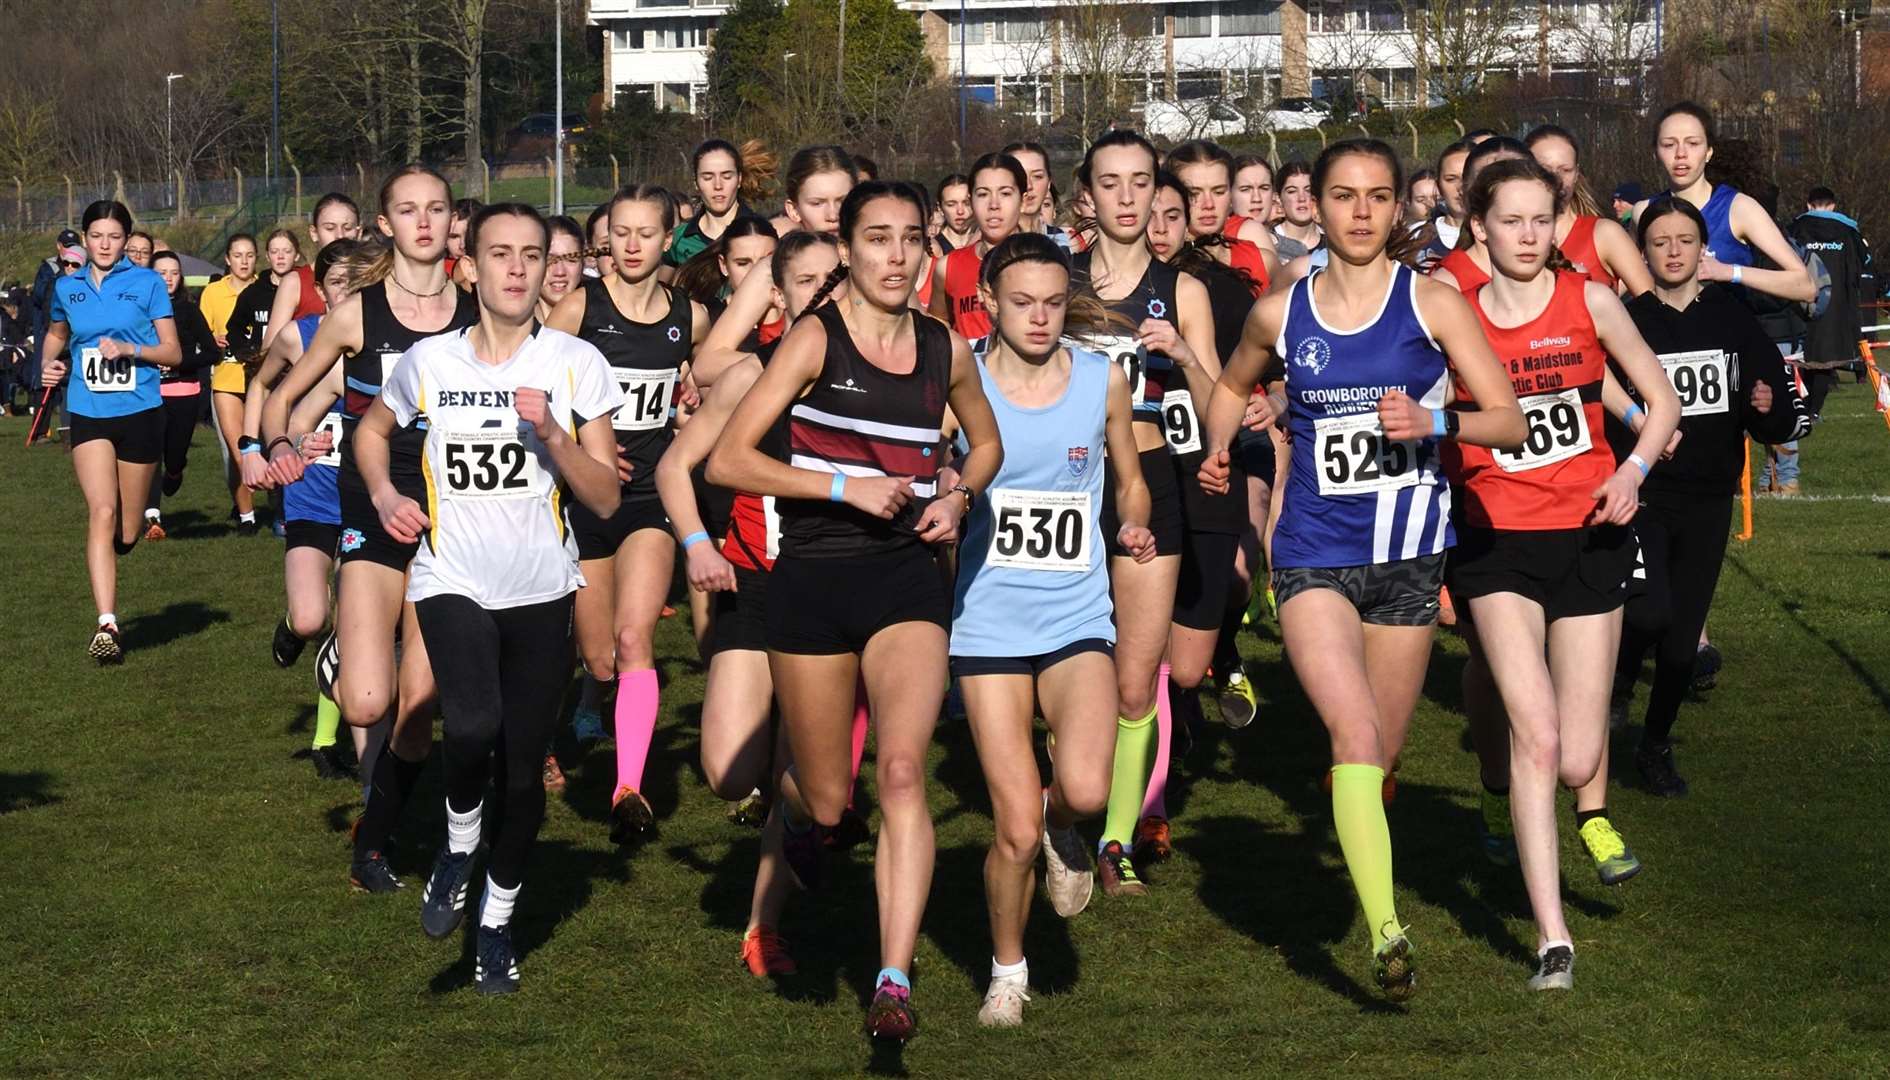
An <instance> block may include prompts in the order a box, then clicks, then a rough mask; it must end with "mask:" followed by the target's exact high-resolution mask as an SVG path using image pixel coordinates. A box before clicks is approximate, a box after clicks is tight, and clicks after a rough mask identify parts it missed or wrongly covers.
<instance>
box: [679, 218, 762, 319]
mask: <svg viewBox="0 0 1890 1080" xmlns="http://www.w3.org/2000/svg"><path fill="white" fill-rule="evenodd" d="M744 236H765V237H767V238H768V239H769V240H773V241H775V242H777V243H778V242H779V241H780V237H779V236H778V235H776V233H775V231H774V226H773V225H771V224H769V223H768V219H767V218H763V217H755V216H753V215H744V216H742V217H738V218H736V219H735V220H734V221H731V222H729V223H728V228H727V229H724V230H723V231H722V235H721V236H718V237H716V238H715V242H714V243H712V244H710V245H709V246H708V247H705V248H703V249H702V250H701V251H698V252H696V253H695V254H694V255H691V256H690V257H689V260H688V261H687V262H685V263H683V264H682V265H681V266H680V267H677V268H676V279H675V280H674V281H673V282H671V284H673V285H675V286H676V287H677V288H678V289H681V290H682V291H683V292H686V293H688V294H689V297H690V299H692V300H696V301H698V302H700V303H704V304H706V303H708V302H709V301H711V300H715V299H718V298H720V296H721V293H722V290H723V289H724V288H725V287H727V285H728V277H727V276H726V275H724V274H723V273H722V267H721V264H720V262H719V260H720V259H721V257H722V256H723V255H726V254H727V253H728V248H729V245H730V244H732V243H733V242H735V241H736V240H740V239H741V238H742V237H744Z"/></svg>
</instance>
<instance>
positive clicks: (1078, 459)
mask: <svg viewBox="0 0 1890 1080" xmlns="http://www.w3.org/2000/svg"><path fill="white" fill-rule="evenodd" d="M1064 464H1066V465H1068V466H1069V467H1070V475H1071V476H1074V477H1077V478H1079V479H1080V478H1081V477H1082V475H1083V474H1084V473H1086V472H1088V471H1089V447H1087V446H1072V447H1070V456H1069V460H1068V461H1066V462H1064Z"/></svg>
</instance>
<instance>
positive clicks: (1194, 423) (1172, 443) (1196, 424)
mask: <svg viewBox="0 0 1890 1080" xmlns="http://www.w3.org/2000/svg"><path fill="white" fill-rule="evenodd" d="M1162 430H1163V431H1165V432H1167V434H1168V451H1169V453H1172V454H1192V453H1194V452H1195V451H1196V450H1199V449H1201V421H1200V419H1199V418H1198V417H1196V416H1195V415H1194V396H1193V395H1192V394H1190V393H1188V391H1186V390H1170V391H1168V392H1167V393H1166V394H1163V395H1162Z"/></svg>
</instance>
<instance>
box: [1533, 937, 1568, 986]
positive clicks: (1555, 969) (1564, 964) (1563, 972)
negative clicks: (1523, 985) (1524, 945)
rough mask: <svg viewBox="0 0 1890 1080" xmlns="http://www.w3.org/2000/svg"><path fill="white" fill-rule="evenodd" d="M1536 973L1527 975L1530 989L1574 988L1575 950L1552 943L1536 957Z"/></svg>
mask: <svg viewBox="0 0 1890 1080" xmlns="http://www.w3.org/2000/svg"><path fill="white" fill-rule="evenodd" d="M1537 964H1538V965H1539V966H1538V967H1537V968H1536V973H1535V974H1534V975H1531V976H1529V989H1531V990H1573V989H1575V950H1574V949H1572V948H1570V947H1568V946H1567V945H1554V946H1551V947H1549V948H1548V949H1546V950H1545V951H1544V952H1543V953H1542V955H1541V956H1540V957H1538V958H1537Z"/></svg>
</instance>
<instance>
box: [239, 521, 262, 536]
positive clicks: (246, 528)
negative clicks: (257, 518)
mask: <svg viewBox="0 0 1890 1080" xmlns="http://www.w3.org/2000/svg"><path fill="white" fill-rule="evenodd" d="M261 531H262V526H261V525H258V524H257V523H256V522H254V521H244V520H243V519H242V518H240V517H239V518H237V519H236V535H238V536H255V535H256V534H257V533H259V532H261Z"/></svg>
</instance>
